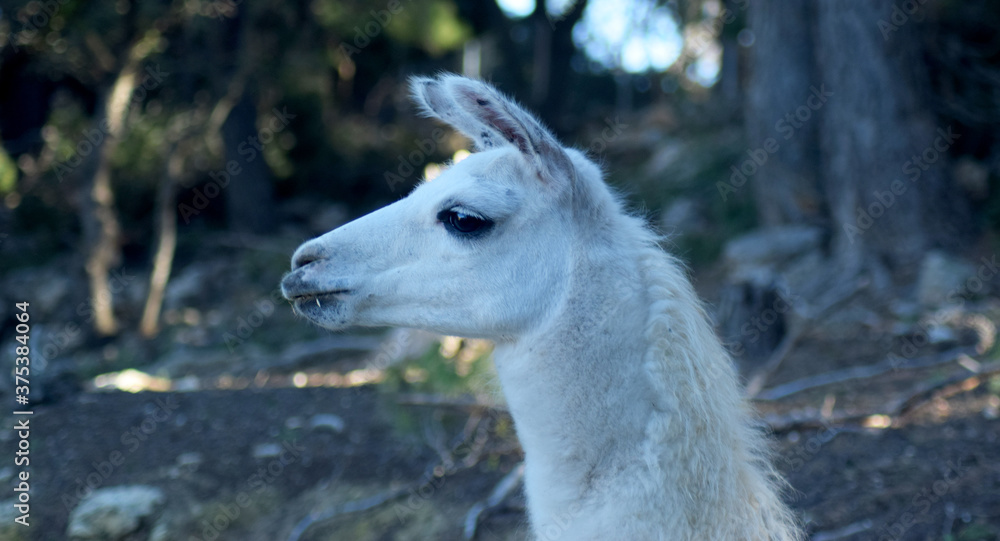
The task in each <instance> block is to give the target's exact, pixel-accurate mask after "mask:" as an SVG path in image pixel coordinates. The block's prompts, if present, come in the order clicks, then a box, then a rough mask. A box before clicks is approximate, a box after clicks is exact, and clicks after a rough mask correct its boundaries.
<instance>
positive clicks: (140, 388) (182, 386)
mask: <svg viewBox="0 0 1000 541" xmlns="http://www.w3.org/2000/svg"><path fill="white" fill-rule="evenodd" d="M384 379H385V370H380V369H376V368H360V369H357V370H351V371H349V372H345V373H340V372H320V371H317V372H296V373H294V374H280V375H278V374H269V373H267V372H265V371H261V372H258V373H257V375H256V376H255V377H253V378H251V377H246V376H233V375H231V374H223V375H221V376H213V377H204V378H199V377H196V376H185V377H183V378H178V379H170V378H164V377H157V376H152V375H150V374H147V373H145V372H142V371H139V370H134V369H131V368H130V369H128V370H123V371H121V372H109V373H107V374H101V375H99V376H97V377H95V378H93V379H92V380H90V381H89V382H88V383H87V384H86V385H85V388H86V390H88V391H127V392H130V393H139V392H144V391H152V392H190V391H205V390H212V389H216V390H241V389H247V388H250V387H253V388H257V389H263V388H271V389H274V388H282V387H296V388H299V389H301V388H305V387H337V388H346V387H358V386H361V385H368V384H371V383H380V382H382V381H383V380H384Z"/></svg>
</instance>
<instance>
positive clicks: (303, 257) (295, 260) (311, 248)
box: [292, 244, 326, 270]
mask: <svg viewBox="0 0 1000 541" xmlns="http://www.w3.org/2000/svg"><path fill="white" fill-rule="evenodd" d="M323 252H324V250H323V249H322V248H319V247H318V246H315V245H309V244H304V245H302V246H301V247H300V248H299V249H298V250H296V251H295V254H294V255H292V270H296V269H300V268H302V267H305V266H306V265H308V264H310V263H313V262H315V261H319V260H321V259H326V257H325V254H324V253H323Z"/></svg>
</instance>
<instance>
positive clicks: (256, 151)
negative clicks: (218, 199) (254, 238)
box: [222, 88, 275, 234]
mask: <svg viewBox="0 0 1000 541" xmlns="http://www.w3.org/2000/svg"><path fill="white" fill-rule="evenodd" d="M265 133H266V134H267V135H268V136H269V137H275V135H274V133H273V132H271V131H267V130H262V131H261V132H258V131H257V106H256V104H255V103H254V100H253V99H252V97H251V93H250V90H249V88H248V89H247V91H245V92H244V93H243V95H242V96H241V97H240V99H239V101H238V102H237V103H236V106H235V107H233V110H232V111H230V113H229V117H228V118H227V119H226V121H225V122H224V123H223V124H222V140H223V141H224V142H225V145H226V153H225V156H226V163H225V167H226V169H227V173H226V174H229V175H230V183H229V186H228V187H227V188H226V217H227V220H228V222H229V227H230V229H232V230H233V231H237V232H241V233H255V234H260V233H266V232H268V231H270V230H271V229H272V227H273V224H274V219H273V218H272V216H273V211H272V209H271V205H272V202H273V201H272V197H271V171H270V169H269V168H268V166H267V162H266V161H264V154H263V148H264V146H265V145H267V144H275V143H274V141H273V140H270V139H267V140H265V137H264V135H265Z"/></svg>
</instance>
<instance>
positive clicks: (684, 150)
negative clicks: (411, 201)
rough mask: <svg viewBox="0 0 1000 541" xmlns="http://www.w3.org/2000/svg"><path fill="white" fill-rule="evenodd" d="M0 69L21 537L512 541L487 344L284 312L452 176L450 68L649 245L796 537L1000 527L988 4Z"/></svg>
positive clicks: (513, 514) (0, 247) (704, 13)
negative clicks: (400, 209) (343, 242)
mask: <svg viewBox="0 0 1000 541" xmlns="http://www.w3.org/2000/svg"><path fill="white" fill-rule="evenodd" d="M0 47H2V48H0V200H2V201H0V203H2V204H0V299H2V304H0V321H3V322H4V325H3V327H2V330H0V346H2V350H0V362H2V365H3V367H4V370H5V373H6V372H8V371H9V372H11V373H13V370H14V366H15V353H14V352H15V346H16V345H18V344H17V343H16V341H15V330H14V329H15V325H16V318H15V316H16V314H17V311H18V309H17V308H16V306H15V303H17V302H25V301H27V302H29V303H30V314H31V352H32V353H31V395H30V397H31V400H32V404H33V407H34V408H35V410H36V416H35V418H34V420H33V423H35V431H34V432H33V435H32V438H33V439H32V445H33V452H34V453H36V454H34V455H33V459H32V460H33V461H32V468H31V471H32V479H35V482H34V484H33V485H32V490H33V492H32V501H33V503H34V504H35V505H34V506H33V507H32V519H33V522H32V526H31V527H29V528H23V527H20V526H17V525H13V524H14V522H13V519H14V518H15V517H16V516H18V515H19V513H17V514H13V515H10V516H9V517H8V515H7V514H9V513H13V512H14V511H12V509H15V508H14V507H13V505H12V504H13V501H7V500H5V498H6V497H7V494H0V517H4V519H3V521H2V523H0V537H2V538H3V539H11V540H15V539H46V540H48V539H62V538H71V537H72V538H75V539H77V538H78V539H129V540H138V539H157V540H166V539H206V540H207V539H262V540H264V539H286V538H287V539H300V538H301V539H315V540H319V539H472V538H476V539H518V538H523V537H524V535H525V530H524V523H523V520H524V519H523V500H522V499H521V496H520V493H519V491H518V485H517V481H518V479H519V477H518V476H519V472H520V470H519V466H518V464H519V459H520V456H519V452H520V451H519V448H518V446H517V442H516V438H515V437H514V433H513V429H512V426H511V423H510V420H509V418H508V417H506V414H505V413H504V411H503V406H502V404H500V403H499V402H498V401H499V400H500V399H499V397H498V396H497V394H496V389H495V387H494V385H493V383H492V376H491V374H492V372H491V371H492V368H491V367H490V364H489V363H490V361H489V350H490V345H489V344H487V343H482V342H479V341H475V340H460V339H455V338H452V337H436V336H429V335H426V334H423V333H418V332H411V331H405V330H392V331H382V330H379V331H364V332H362V331H359V332H357V333H350V334H340V335H331V334H329V333H326V332H321V331H319V330H317V329H314V328H311V327H310V326H308V325H306V324H305V323H304V322H303V321H301V320H296V319H295V318H294V317H293V316H292V314H291V310H290V309H289V307H288V306H287V305H286V304H285V303H284V301H282V300H281V299H280V295H279V293H278V290H277V285H278V281H279V280H280V277H281V275H282V273H283V272H285V271H286V270H287V269H288V265H289V259H290V256H291V254H292V252H293V250H294V249H295V247H296V246H298V245H299V244H300V243H301V242H302V241H303V240H305V239H308V238H311V237H313V236H316V235H319V234H322V233H324V232H326V231H328V230H331V229H333V228H335V227H337V226H339V225H340V224H343V223H345V222H347V221H349V220H351V219H353V218H355V217H358V216H361V215H363V214H365V213H367V212H370V211H371V210H374V209H376V208H378V207H380V206H382V205H385V204H387V203H390V202H392V201H395V200H397V199H398V198H400V197H403V196H405V194H406V193H408V191H409V190H410V189H411V188H412V187H413V186H414V185H415V184H416V183H417V182H419V181H420V180H421V179H422V178H424V177H427V178H433V177H434V176H435V175H436V174H437V173H438V172H440V170H441V168H442V167H446V166H447V164H448V163H449V162H450V161H452V160H458V159H461V158H462V156H463V153H465V152H467V151H468V150H469V147H468V142H467V141H465V140H463V139H462V138H461V137H460V136H458V135H455V134H451V133H450V131H449V132H448V134H447V135H446V136H445V137H441V136H440V135H439V134H440V133H441V132H440V131H435V130H441V128H442V127H441V126H439V125H436V124H434V123H433V122H431V121H428V120H426V119H420V118H418V117H417V116H416V114H415V110H414V107H413V106H412V104H411V102H410V100H409V98H408V96H407V92H406V80H407V78H408V77H409V76H411V75H415V74H430V73H434V72H436V71H440V70H447V71H453V72H457V73H461V74H464V75H468V76H472V77H481V78H484V79H487V80H490V81H492V82H493V83H494V84H496V85H497V86H498V87H499V88H500V89H501V90H502V91H504V92H505V93H507V94H508V95H511V96H512V97H514V98H515V99H517V100H518V101H520V102H521V103H523V104H524V105H525V106H526V107H527V108H529V109H530V110H532V111H535V112H536V113H537V114H538V115H539V116H540V118H541V119H542V120H543V121H544V122H545V123H546V124H547V125H549V126H550V127H551V128H552V129H553V130H554V131H555V132H556V134H557V135H558V137H559V138H560V139H561V140H562V141H564V142H565V143H566V144H567V145H569V146H574V147H577V148H580V149H583V150H586V151H587V152H588V153H589V154H590V155H591V156H592V157H593V158H594V159H595V160H596V161H598V162H599V163H601V164H602V165H603V167H604V169H605V171H606V175H607V180H608V182H609V183H611V184H612V185H614V186H616V187H617V188H618V189H619V190H620V191H621V192H622V193H623V194H624V195H625V196H626V197H627V198H628V199H629V201H630V203H631V204H632V206H633V208H635V209H636V212H639V213H641V214H643V215H645V216H646V217H648V218H649V220H650V221H651V222H652V224H653V225H654V226H655V227H656V228H658V229H659V230H661V231H663V232H664V233H666V234H667V235H669V240H668V241H667V242H666V243H665V247H666V248H667V249H669V250H671V251H673V252H675V253H677V254H678V255H680V256H681V257H682V258H683V259H685V260H686V261H688V262H689V264H690V266H691V269H692V277H693V279H694V280H695V282H696V286H697V287H698V289H699V290H700V292H701V293H702V294H703V295H704V296H705V297H706V298H707V299H708V300H709V303H710V307H711V312H712V315H713V317H714V318H715V321H716V323H717V325H718V327H719V331H720V334H721V335H722V336H723V338H724V340H725V341H726V342H727V344H728V345H729V346H730V349H731V350H732V351H733V353H734V357H735V359H736V361H737V363H738V364H739V367H740V369H741V371H742V373H743V375H744V377H745V379H746V381H747V382H748V392H749V394H750V395H751V396H753V397H755V399H756V403H757V405H758V407H759V408H760V409H761V411H762V413H763V415H764V417H765V420H766V421H767V423H768V424H769V425H770V426H771V428H772V430H773V431H774V433H775V435H776V437H777V440H778V442H779V443H778V453H779V460H778V462H779V466H780V467H781V469H782V471H783V472H784V473H785V474H786V475H788V477H789V479H790V481H791V485H792V488H793V489H794V491H795V492H794V494H791V495H790V500H792V501H793V506H794V507H795V509H796V511H797V512H798V513H799V514H800V516H802V518H803V520H804V522H805V523H806V525H807V528H808V530H809V531H810V534H811V536H812V538H813V539H824V540H830V539H953V540H963V541H970V540H995V539H1000V452H998V451H997V449H998V448H1000V444H998V443H997V436H998V434H1000V427H998V421H997V418H998V416H1000V378H998V376H997V374H998V373H1000V366H998V364H997V363H998V360H997V357H998V355H997V348H996V347H995V334H996V324H995V321H996V316H997V314H1000V302H997V293H998V291H1000V278H998V275H1000V267H998V264H997V262H996V257H997V255H996V254H997V250H998V249H1000V239H998V233H1000V129H998V128H1000V4H997V3H995V2H990V1H988V0H981V1H965V2H961V1H957V0H899V1H896V2H888V1H887V2H866V1H862V0H829V1H826V0H824V1H822V2H807V1H805V0H792V1H785V2H780V1H778V0H622V1H614V0H578V1H575V2H574V1H573V0H548V1H545V2H531V1H530V0H500V1H497V2H494V1H492V0H484V1H481V2H476V1H466V0H385V1H372V2H361V1H354V0H346V1H339V0H336V1H335V0H310V1H299V2H276V1H268V0H264V1H257V2H243V1H242V0H183V1H182V0H166V1H152V2H134V1H131V0H115V1H112V2H82V1H77V0H31V1H29V2H23V1H11V0H0ZM124 391H129V392H124ZM133 393H134V394H133ZM13 397H14V386H13V380H12V378H4V380H3V384H2V385H0V398H2V399H3V401H4V402H5V403H8V404H13V403H14V402H13ZM4 415H6V414H4ZM5 418H6V417H5ZM6 419H7V421H5V423H6V422H10V423H11V425H12V424H13V423H14V421H13V420H11V419H10V418H6ZM11 425H6V424H5V426H11ZM16 445H17V441H16V440H15V436H14V434H13V433H12V432H9V431H7V432H4V433H3V436H2V438H0V450H3V452H5V453H6V452H8V451H9V453H10V455H9V456H13V453H14V449H16ZM459 451H461V452H459ZM289 456H290V457H291V459H290V460H289V459H288V457H289ZM119 459H120V460H119ZM279 459H280V460H279ZM275 464H277V465H278V466H277V467H275ZM275 470H277V471H275ZM262 472H263V473H262ZM17 473H18V470H16V469H15V468H13V467H11V466H10V465H5V466H3V467H0V480H3V481H4V484H5V485H7V484H9V485H10V486H11V487H14V486H16V483H17V478H16V476H17ZM8 494H12V495H13V494H14V493H13V492H10V493H8ZM122 517H125V518H122Z"/></svg>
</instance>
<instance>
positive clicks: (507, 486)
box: [462, 462, 524, 541]
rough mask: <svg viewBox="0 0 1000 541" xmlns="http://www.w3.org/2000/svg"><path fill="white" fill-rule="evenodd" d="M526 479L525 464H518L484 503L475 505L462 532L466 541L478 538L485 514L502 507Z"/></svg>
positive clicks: (466, 518) (467, 515)
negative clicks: (481, 518)
mask: <svg viewBox="0 0 1000 541" xmlns="http://www.w3.org/2000/svg"><path fill="white" fill-rule="evenodd" d="M523 478H524V462H522V463H520V464H518V465H517V466H516V467H515V468H514V469H512V470H511V471H510V473H508V474H507V475H505V476H504V477H503V479H501V480H500V482H499V483H497V486H496V487H495V488H494V489H493V492H491V493H490V496H489V497H488V498H486V499H485V500H483V501H480V502H477V503H476V505H473V506H472V508H471V509H469V512H468V513H466V514H465V528H464V530H463V532H462V535H463V538H464V539H465V540H466V541H471V540H472V539H475V537H476V528H478V527H479V519H480V517H481V516H482V515H483V513H485V512H487V511H490V510H492V509H494V508H496V507H497V506H498V505H500V504H501V503H502V502H503V501H504V500H505V499H507V496H509V495H510V493H511V492H514V489H516V488H517V487H518V486H519V485H520V484H521V479H523Z"/></svg>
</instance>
